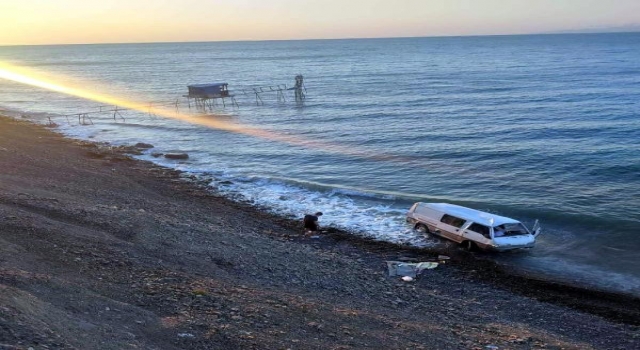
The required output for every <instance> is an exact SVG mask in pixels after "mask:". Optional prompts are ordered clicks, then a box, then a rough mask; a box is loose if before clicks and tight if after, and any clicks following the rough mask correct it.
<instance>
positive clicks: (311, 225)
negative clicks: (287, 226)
mask: <svg viewBox="0 0 640 350" xmlns="http://www.w3.org/2000/svg"><path fill="white" fill-rule="evenodd" d="M319 216H322V212H317V213H315V214H313V215H311V214H306V215H305V216H304V219H302V223H303V224H304V228H305V230H307V231H318V230H319V229H320V226H319V225H318V217H319Z"/></svg>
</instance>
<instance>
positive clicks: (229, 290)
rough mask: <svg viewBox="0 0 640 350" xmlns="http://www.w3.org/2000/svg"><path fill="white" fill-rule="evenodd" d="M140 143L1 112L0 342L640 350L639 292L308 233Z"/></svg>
mask: <svg viewBox="0 0 640 350" xmlns="http://www.w3.org/2000/svg"><path fill="white" fill-rule="evenodd" d="M126 151H129V150H126V149H121V148H120V149H119V148H112V147H109V146H108V145H97V144H92V143H86V142H80V141H74V140H69V139H66V138H64V137H62V136H60V135H58V134H56V133H53V132H51V131H50V130H48V129H46V128H44V127H41V126H37V125H32V124H29V123H26V122H23V121H19V120H13V119H9V118H0V169H1V171H0V349H27V348H29V347H33V348H34V349H129V348H131V349H133V348H144V349H288V348H289V349H496V348H497V349H632V348H636V349H637V348H640V328H639V326H640V300H638V299H637V298H634V297H632V296H626V295H616V294H611V293H606V292H602V291H594V290H589V289H586V288H580V287H579V286H567V285H563V284H561V283H553V282H548V281H544V280H539V279H536V278H535V277H534V276H516V275H513V274H511V273H510V272H509V271H505V270H503V269H502V268H500V267H498V266H496V265H495V264H493V263H492V262H491V261H490V260H484V259H481V260H479V259H476V258H475V257H474V256H472V255H470V254H467V253H464V252H462V251H458V250H457V249H452V250H450V251H426V250H418V249H404V248H401V247H397V246H394V245H391V244H385V243H380V242H372V241H368V240H365V239H361V238H357V237H354V236H351V235H349V234H347V233H344V232H339V231H334V230H330V232H327V233H324V234H322V235H320V237H319V238H317V239H316V238H311V237H306V236H304V232H303V230H302V228H301V227H300V223H299V222H297V221H292V220H287V219H284V218H279V217H276V216H272V215H270V214H268V213H265V212H262V211H260V210H258V209H256V208H253V207H251V206H249V205H246V204H243V203H236V202H232V201H229V200H227V199H225V198H222V197H220V196H217V195H215V194H213V193H210V192H209V191H207V190H206V189H205V188H204V184H202V183H198V182H197V181H188V179H185V178H184V177H182V176H181V174H180V173H179V172H177V171H174V170H171V169H166V168H161V167H158V166H155V165H153V164H151V163H148V162H143V161H138V160H134V159H132V158H130V157H129V156H128V155H127V154H126ZM443 253H444V254H447V255H449V256H450V257H451V259H450V260H448V262H447V263H445V264H442V265H440V266H438V267H437V268H435V269H433V270H427V271H426V272H424V274H423V275H421V276H420V277H419V278H418V279H417V280H415V281H413V282H404V281H402V280H400V279H399V278H398V277H389V276H388V275H387V267H386V264H385V260H398V259H404V260H409V261H433V260H437V256H438V254H443Z"/></svg>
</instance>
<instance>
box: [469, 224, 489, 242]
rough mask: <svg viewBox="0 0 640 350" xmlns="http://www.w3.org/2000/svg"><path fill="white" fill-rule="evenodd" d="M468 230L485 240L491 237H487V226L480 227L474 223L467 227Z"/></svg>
mask: <svg viewBox="0 0 640 350" xmlns="http://www.w3.org/2000/svg"><path fill="white" fill-rule="evenodd" d="M469 230H470V231H473V232H477V233H479V234H481V235H483V236H485V237H486V238H491V236H490V235H489V227H487V226H484V225H480V224H478V223H475V222H474V223H473V224H471V226H469Z"/></svg>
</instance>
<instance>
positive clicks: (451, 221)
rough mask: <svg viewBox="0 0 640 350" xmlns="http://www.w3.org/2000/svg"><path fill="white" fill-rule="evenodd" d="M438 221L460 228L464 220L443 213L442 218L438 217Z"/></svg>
mask: <svg viewBox="0 0 640 350" xmlns="http://www.w3.org/2000/svg"><path fill="white" fill-rule="evenodd" d="M440 221H441V222H442V223H444V224H447V225H451V226H453V227H457V228H460V227H462V225H464V223H465V221H466V220H464V219H460V218H457V217H455V216H453V215H449V214H444V216H443V217H442V219H440Z"/></svg>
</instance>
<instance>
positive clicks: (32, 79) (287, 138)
mask: <svg viewBox="0 0 640 350" xmlns="http://www.w3.org/2000/svg"><path fill="white" fill-rule="evenodd" d="M0 79H6V80H10V81H14V82H17V83H20V84H26V85H30V86H34V87H38V88H42V89H47V90H50V91H55V92H59V93H63V94H67V95H71V96H75V97H79V98H83V99H87V100H92V101H95V102H100V103H104V104H109V105H113V106H118V107H119V108H125V109H130V110H136V111H139V112H143V113H147V112H148V111H149V103H148V102H144V101H141V100H135V99H132V98H123V97H118V96H115V95H112V94H107V93H99V92H93V91H89V90H87V89H82V88H79V87H77V86H76V85H82V84H80V83H73V84H71V83H68V81H70V79H68V78H67V77H64V78H62V77H55V76H53V75H50V74H43V73H40V72H37V71H34V70H32V69H28V68H25V67H20V66H16V65H12V64H8V63H3V62H0ZM62 82H64V83H62ZM86 85H91V86H95V85H96V84H95V83H92V84H86ZM153 113H154V114H155V115H158V116H161V117H165V118H170V119H176V120H181V121H185V122H189V123H192V124H197V125H201V126H205V127H208V128H213V129H218V130H223V131H228V132H233V133H239V134H244V135H249V136H253V137H258V138H262V139H266V140H270V141H278V142H283V143H287V144H290V145H295V146H300V147H305V148H314V149H319V150H323V151H327V152H332V153H339V154H343V155H348V156H357V157H362V158H369V159H375V160H383V161H392V162H403V163H404V162H406V161H407V160H402V159H400V158H399V157H395V156H391V155H384V154H380V153H378V154H375V155H374V154H372V153H371V152H367V151H364V150H358V149H356V148H354V147H352V146H350V147H345V146H341V145H337V144H330V143H327V142H322V141H317V140H309V139H304V138H301V137H297V136H292V135H283V134H278V133H275V132H272V131H268V130H264V129H259V128H255V127H251V126H244V125H240V124H236V123H232V122H228V121H221V120H219V119H217V118H215V117H212V116H196V115H191V114H185V113H180V112H176V110H175V109H173V108H163V107H153Z"/></svg>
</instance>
